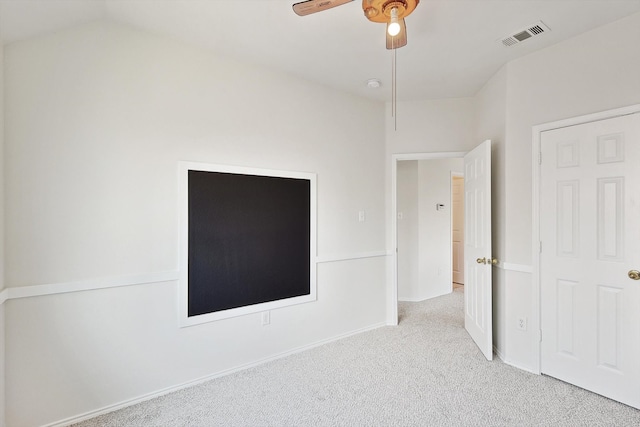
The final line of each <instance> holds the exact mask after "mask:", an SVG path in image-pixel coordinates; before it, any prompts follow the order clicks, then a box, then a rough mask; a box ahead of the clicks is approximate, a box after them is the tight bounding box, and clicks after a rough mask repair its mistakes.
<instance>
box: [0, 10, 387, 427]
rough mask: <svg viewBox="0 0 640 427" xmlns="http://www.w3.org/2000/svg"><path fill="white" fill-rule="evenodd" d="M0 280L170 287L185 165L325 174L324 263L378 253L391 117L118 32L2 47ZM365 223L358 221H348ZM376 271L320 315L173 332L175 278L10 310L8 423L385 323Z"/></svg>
mask: <svg viewBox="0 0 640 427" xmlns="http://www.w3.org/2000/svg"><path fill="white" fill-rule="evenodd" d="M5 81H6V86H5V114H6V122H5V125H6V126H5V136H6V137H5V145H6V159H7V162H6V163H5V167H6V169H5V174H6V204H5V208H6V241H7V253H6V260H7V263H6V266H7V268H6V279H7V280H6V283H7V285H8V286H11V287H12V288H11V289H14V290H19V291H21V292H23V291H29V289H42V288H30V287H29V285H41V284H54V285H52V286H49V287H46V289H47V290H53V291H55V290H56V289H63V287H64V283H67V282H76V283H80V284H82V283H84V282H91V283H93V282H94V281H95V279H96V278H101V277H120V276H124V277H129V276H130V275H142V276H145V275H148V274H153V273H157V272H165V271H168V272H175V271H176V270H177V268H178V267H177V265H178V264H177V258H178V251H177V248H178V224H177V210H178V206H177V191H178V190H177V164H178V161H180V160H189V161H200V162H210V163H223V164H233V165H241V166H251V167H258V168H268V169H282V170H295V171H308V172H315V173H317V174H318V255H319V256H320V257H324V258H325V259H327V258H331V257H338V258H340V256H342V255H349V256H351V255H353V256H358V255H359V254H363V253H369V254H370V253H372V252H383V251H384V248H385V235H384V230H385V210H384V206H385V205H384V194H383V193H382V192H381V191H380V189H382V188H384V185H385V182H384V170H385V168H384V121H383V119H382V118H383V115H384V105H382V104H379V103H375V102H371V101H367V100H363V99H360V98H357V97H354V96H350V95H345V94H341V93H338V92H334V91H331V90H327V89H326V88H323V87H318V86H314V85H311V84H309V83H306V82H304V81H301V80H297V79H296V78H292V77H287V76H283V75H281V74H279V73H274V72H271V71H268V70H264V69H259V68H256V67H249V66H245V65H242V64H239V63H235V62H231V61H228V60H223V59H220V58H217V57H215V56H212V55H211V54H209V53H207V52H206V51H203V50H200V49H198V48H195V47H189V46H186V45H184V44H181V43H178V42H176V41H173V40H172V39H168V38H162V37H157V36H154V35H150V34H147V33H143V32H138V31H134V30H131V29H129V28H127V27H122V26H118V25H114V24H110V23H102V22H99V23H93V24H90V25H86V26H83V27H80V28H76V29H73V30H69V31H63V32H59V33H56V34H52V35H49V36H46V37H41V38H37V39H34V40H30V41H24V42H19V43H16V44H13V45H9V46H6V47H5ZM360 210H365V211H366V221H365V222H358V211H360ZM385 268H386V259H385V257H384V256H380V257H372V258H364V259H355V260H346V261H341V262H322V263H320V264H319V265H318V301H317V302H315V303H309V304H302V305H297V306H292V307H288V308H283V309H279V310H274V311H272V313H271V324H270V325H269V326H261V324H260V315H259V314H255V315H248V316H242V317H237V318H233V319H228V320H224V321H218V322H213V323H208V324H204V325H199V326H194V327H189V328H184V329H180V328H178V323H177V307H176V297H177V284H176V282H175V281H172V280H169V281H165V282H160V283H147V284H142V285H135V286H123V287H115V288H108V289H99V290H91V291H85V292H71V293H63V294H55V293H54V294H53V295H46V296H34V297H27V298H12V299H10V300H8V301H7V302H6V303H5V311H6V348H7V352H6V365H7V370H6V374H7V378H6V386H7V394H6V402H7V423H8V425H11V426H33V425H42V424H46V423H50V422H55V421H57V420H62V419H65V418H67V417H75V416H78V415H80V414H85V413H89V414H90V413H91V411H95V410H99V409H100V408H104V407H107V406H109V405H114V404H118V403H119V402H127V401H130V400H131V399H136V398H139V397H140V396H145V395H148V394H149V393H155V392H158V391H159V390H163V389H166V388H170V387H174V386H177V385H180V384H184V383H186V382H189V381H192V380H196V379H198V378H202V377H206V376H209V375H215V374H219V373H223V372H226V371H228V370H233V369H237V368H238V367H242V366H246V365H249V364H252V363H256V362H258V361H261V360H265V359H266V358H269V357H272V356H274V355H279V354H283V353H284V352H287V351H292V350H295V349H298V348H303V347H305V346H308V345H312V344H314V343H318V342H321V341H323V340H328V339H333V338H335V337H338V336H342V335H344V334H348V333H351V332H354V331H359V330H363V329H366V328H371V327H375V326H378V325H381V324H382V323H383V322H384V320H385V291H386V288H385Z"/></svg>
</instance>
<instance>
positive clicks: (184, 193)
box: [178, 162, 317, 327]
mask: <svg viewBox="0 0 640 427" xmlns="http://www.w3.org/2000/svg"><path fill="white" fill-rule="evenodd" d="M178 169H179V171H178V182H179V188H178V192H179V194H178V200H179V210H180V212H179V224H180V233H179V235H180V242H179V246H180V247H179V251H178V253H179V258H180V259H179V268H180V273H179V279H178V282H179V284H178V289H179V297H178V303H179V307H178V316H179V324H180V327H186V326H193V325H199V324H202V323H207V322H213V321H217V320H222V319H228V318H231V317H237V316H243V315H247V314H252V313H260V312H266V311H269V310H273V309H277V308H282V307H287V306H291V305H295V304H302V303H307V302H312V301H315V300H316V299H317V286H316V285H317V284H316V235H317V175H316V174H315V173H309V172H292V171H282V170H272V169H258V168H249V167H241V166H231V165H221V164H212V163H198V162H179V167H178ZM191 170H194V171H205V172H223V173H234V174H242V175H254V176H271V177H279V178H296V179H305V180H309V189H310V200H309V203H310V206H309V208H310V218H309V219H310V236H309V245H310V248H309V275H310V277H309V285H310V289H309V290H310V292H309V294H308V295H302V296H298V297H292V298H285V299H280V300H276V301H269V302H263V303H259V304H252V305H247V306H243V307H237V308H231V309H227V310H220V311H216V312H213V313H206V314H200V315H196V316H189V312H188V302H189V298H188V297H189V295H188V292H189V286H188V285H189V283H188V281H189V274H188V273H189V268H188V266H189V223H188V218H189V209H188V206H189V191H188V173H189V171H191Z"/></svg>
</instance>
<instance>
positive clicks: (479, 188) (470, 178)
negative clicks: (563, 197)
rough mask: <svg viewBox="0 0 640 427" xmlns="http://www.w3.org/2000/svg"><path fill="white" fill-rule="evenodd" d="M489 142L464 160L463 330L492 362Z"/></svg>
mask: <svg viewBox="0 0 640 427" xmlns="http://www.w3.org/2000/svg"><path fill="white" fill-rule="evenodd" d="M492 259H493V258H492V255H491V141H485V142H483V143H482V144H480V145H479V146H477V147H476V148H474V149H473V150H472V151H470V152H469V153H467V155H465V156H464V271H465V287H464V327H465V329H466V330H467V331H468V332H469V335H471V338H473V340H474V341H475V343H476V344H477V345H478V347H479V348H480V350H481V351H482V353H483V354H484V355H485V357H486V358H487V360H492V359H493V334H492V317H491V316H492V305H491V268H492V262H491V261H492Z"/></svg>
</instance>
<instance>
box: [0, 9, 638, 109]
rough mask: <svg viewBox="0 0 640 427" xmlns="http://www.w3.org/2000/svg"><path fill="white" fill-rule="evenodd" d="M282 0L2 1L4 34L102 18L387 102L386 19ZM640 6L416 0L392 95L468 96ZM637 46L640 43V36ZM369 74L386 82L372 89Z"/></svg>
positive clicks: (31, 33) (8, 38)
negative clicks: (536, 31)
mask: <svg viewBox="0 0 640 427" xmlns="http://www.w3.org/2000/svg"><path fill="white" fill-rule="evenodd" d="M293 3H294V1H283V0H227V1H218V0H3V1H0V37H1V39H2V41H3V43H5V44H8V43H13V42H16V41H19V40H22V39H27V38H31V37H35V36H38V35H42V34H46V33H48V32H52V31H59V30H62V29H64V28H68V27H72V26H76V25H80V24H83V23H87V22H91V21H94V20H99V19H108V20H113V21H116V22H119V23H123V24H127V25H131V26H134V27H137V28H141V29H144V30H148V31H152V32H155V33H160V34H166V35H168V36H171V37H175V38H179V39H181V40H184V41H186V42H189V43H195V44H198V45H201V46H204V47H206V48H208V49H210V50H212V51H214V52H216V53H217V54H221V55H224V56H229V57H233V58H236V59H238V60H241V61H244V62H249V63H255V64H259V65H262V66H266V67H269V68H272V69H275V70H281V71H282V72H285V73H288V74H293V75H296V76H299V77H302V78H305V79H307V80H310V81H313V82H316V83H320V84H323V85H326V86H329V87H333V88H336V89H338V90H342V91H347V92H351V93H354V94H358V95H361V96H366V97H369V98H372V99H376V100H381V101H388V100H389V99H390V87H391V84H390V83H391V82H390V80H391V63H392V54H391V52H390V51H387V50H386V49H385V36H384V31H385V27H384V24H374V23H371V22H369V21H368V20H367V19H365V17H364V16H363V13H362V7H361V1H360V0H356V1H353V2H351V3H348V4H346V5H343V6H340V7H336V8H334V9H330V10H327V11H324V12H322V13H316V14H313V15H309V16H305V17H299V16H297V15H295V14H294V13H293V11H292V9H291V6H292V4H293ZM638 12H640V0H421V2H420V4H419V5H418V8H417V9H416V11H415V12H414V13H413V14H412V15H411V16H409V17H408V18H407V19H406V23H407V29H408V39H409V43H408V45H407V46H406V47H403V48H401V49H398V50H397V69H398V72H397V76H398V80H397V81H398V83H397V87H398V100H416V99H437V98H455V97H467V96H473V95H474V94H475V93H476V92H477V91H478V90H479V89H480V88H481V87H482V85H483V84H484V83H485V82H486V81H487V80H488V79H489V78H490V77H491V76H492V75H493V74H494V73H495V72H496V71H497V70H498V69H499V68H500V67H501V66H502V65H504V64H505V63H507V62H508V61H510V60H512V59H515V58H517V57H520V56H523V55H526V54H528V53H531V52H533V51H535V50H538V49H541V48H544V47H546V46H550V45H552V44H555V43H558V42H560V41H562V40H564V39H567V38H570V37H573V36H575V35H578V34H580V33H583V32H586V31H589V30H591V29H594V28H596V27H599V26H602V25H605V24H607V23H610V22H613V21H615V20H618V19H621V18H623V17H625V16H628V15H631V14H633V13H638ZM538 21H543V22H544V23H545V24H546V25H547V26H548V27H549V28H550V29H551V31H550V32H548V33H545V34H542V35H540V36H537V37H534V38H532V39H529V40H526V41H524V42H522V43H519V44H517V45H515V46H512V47H505V46H504V45H503V44H502V43H501V42H500V40H502V38H504V37H506V36H509V35H511V34H513V33H514V32H517V31H519V30H522V29H524V28H526V27H528V26H530V25H532V24H535V23H536V22H538ZM639 42H640V41H639ZM370 78H378V79H380V80H381V81H382V87H381V88H379V89H375V90H374V89H368V88H367V87H366V82H367V80H368V79H370Z"/></svg>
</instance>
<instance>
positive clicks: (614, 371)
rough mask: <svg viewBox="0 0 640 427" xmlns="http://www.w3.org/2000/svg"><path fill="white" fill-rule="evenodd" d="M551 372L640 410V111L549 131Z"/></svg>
mask: <svg viewBox="0 0 640 427" xmlns="http://www.w3.org/2000/svg"><path fill="white" fill-rule="evenodd" d="M541 152H542V157H541V158H542V164H541V181H540V182H541V192H540V236H541V239H542V248H541V250H542V252H541V254H540V274H541V276H540V278H541V283H540V291H541V325H542V344H541V370H542V372H543V373H544V374H547V375H551V376H554V377H556V378H559V379H561V380H563V381H566V382H569V383H572V384H575V385H577V386H580V387H583V388H586V389H588V390H591V391H594V392H596V393H599V394H602V395H604V396H607V397H610V398H612V399H615V400H617V401H620V402H623V403H626V404H628V405H631V406H634V407H636V408H640V281H637V280H632V279H631V278H630V277H629V276H630V275H631V276H634V274H633V273H630V271H633V270H640V172H639V171H640V168H639V165H640V114H632V115H628V116H623V117H616V118H612V119H608V120H601V121H597V122H592V123H587V124H582V125H578V126H571V127H567V128H562V129H556V130H551V131H546V132H543V133H542V136H541Z"/></svg>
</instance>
